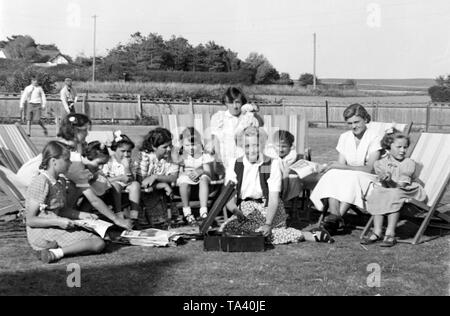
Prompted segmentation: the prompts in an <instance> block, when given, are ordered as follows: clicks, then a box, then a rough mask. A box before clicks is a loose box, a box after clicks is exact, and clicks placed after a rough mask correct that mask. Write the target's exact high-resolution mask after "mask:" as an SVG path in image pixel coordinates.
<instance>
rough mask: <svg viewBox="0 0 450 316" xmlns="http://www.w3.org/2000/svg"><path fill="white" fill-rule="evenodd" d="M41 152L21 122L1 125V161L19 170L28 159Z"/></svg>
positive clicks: (13, 169) (12, 168)
mask: <svg viewBox="0 0 450 316" xmlns="http://www.w3.org/2000/svg"><path fill="white" fill-rule="evenodd" d="M38 154H39V151H38V150H37V148H36V146H35V145H34V144H33V142H32V141H31V140H30V138H29V137H28V135H27V134H26V133H25V130H24V129H23V128H22V126H20V124H10V125H0V162H1V163H2V164H3V165H4V166H5V167H7V168H9V169H10V170H12V171H14V172H17V171H18V170H19V169H20V167H21V166H22V165H23V164H24V163H25V162H27V161H28V160H30V159H32V158H34V157H36V156H37V155H38Z"/></svg>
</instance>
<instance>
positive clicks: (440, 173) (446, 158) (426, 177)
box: [361, 133, 450, 245]
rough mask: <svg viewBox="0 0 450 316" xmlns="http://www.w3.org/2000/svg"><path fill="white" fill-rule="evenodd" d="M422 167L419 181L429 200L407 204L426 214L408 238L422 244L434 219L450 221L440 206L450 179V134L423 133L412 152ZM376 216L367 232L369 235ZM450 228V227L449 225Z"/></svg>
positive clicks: (449, 217) (412, 201) (365, 231)
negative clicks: (422, 239)
mask: <svg viewBox="0 0 450 316" xmlns="http://www.w3.org/2000/svg"><path fill="white" fill-rule="evenodd" d="M411 159H413V160H414V161H415V162H416V163H417V164H418V166H419V168H418V169H419V170H418V178H417V181H419V183H421V184H422V186H423V187H424V189H425V192H426V193H427V198H428V199H427V202H426V203H420V202H417V201H415V200H409V201H407V203H406V205H405V206H406V207H413V208H415V209H416V210H419V211H421V212H422V213H423V215H424V218H423V221H422V224H421V225H420V228H419V230H418V231H417V233H416V235H415V237H414V238H413V239H412V241H406V242H409V243H412V244H414V245H416V244H418V243H420V241H421V238H422V236H423V234H424V232H425V230H426V229H427V227H428V226H429V224H430V221H431V219H432V218H439V219H441V220H444V221H445V222H447V223H450V216H449V215H447V214H445V213H441V212H440V211H439V209H438V207H439V206H440V204H439V203H440V201H441V199H442V197H443V196H444V194H445V192H446V189H447V187H448V184H449V182H450V134H439V133H422V134H421V135H420V138H419V140H418V141H417V144H416V146H415V148H414V151H413V152H412V154H411ZM372 222H373V218H371V220H370V221H369V223H368V224H367V226H366V228H365V229H364V231H363V234H362V235H361V236H362V237H363V236H365V234H366V233H367V231H368V230H369V228H370V226H371V225H372ZM445 228H447V229H450V226H448V225H447V226H445Z"/></svg>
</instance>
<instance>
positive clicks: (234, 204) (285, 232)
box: [220, 127, 332, 244]
mask: <svg viewBox="0 0 450 316" xmlns="http://www.w3.org/2000/svg"><path fill="white" fill-rule="evenodd" d="M237 137H241V141H242V144H243V147H244V152H245V155H244V156H243V157H239V158H238V159H236V161H235V162H233V163H232V164H231V165H230V168H228V169H227V173H226V181H227V182H228V181H232V182H234V183H236V191H237V195H236V197H235V198H233V199H232V200H230V201H229V202H228V204H227V208H228V209H229V210H230V211H232V212H233V214H234V215H233V216H232V217H231V218H230V219H229V220H228V221H226V222H225V223H224V224H223V225H222V226H221V229H220V230H221V231H224V232H228V233H252V232H255V231H257V232H261V233H262V234H263V235H264V236H265V237H269V238H270V240H271V242H272V243H273V244H285V243H290V242H299V241H303V240H310V241H326V242H331V241H332V239H331V237H330V235H329V234H328V233H327V232H326V231H319V230H318V231H315V232H302V231H300V230H297V229H294V228H287V227H286V212H285V210H284V206H283V202H282V201H281V199H280V191H281V180H282V179H281V178H282V174H281V167H280V159H271V158H269V157H267V156H265V155H264V154H263V150H264V148H265V144H266V140H267V135H266V133H265V132H264V130H262V129H259V128H257V127H248V128H246V129H244V131H243V132H242V134H241V135H238V136H237Z"/></svg>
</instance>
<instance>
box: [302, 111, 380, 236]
mask: <svg viewBox="0 0 450 316" xmlns="http://www.w3.org/2000/svg"><path fill="white" fill-rule="evenodd" d="M344 119H345V121H346V122H347V125H348V127H349V128H350V131H348V132H345V133H343V134H341V136H340V137H339V141H338V144H337V147H336V150H337V151H338V153H339V158H338V161H334V162H331V163H329V164H327V165H326V166H325V167H324V168H323V170H322V172H323V173H324V175H323V176H322V177H321V178H320V180H319V182H318V183H317V185H316V187H315V188H314V190H313V192H312V193H311V200H312V202H313V203H314V205H315V207H316V208H317V209H318V210H320V211H323V210H324V204H323V202H322V199H327V200H328V211H329V213H330V214H329V215H328V216H327V217H325V219H324V226H325V228H326V229H329V230H331V231H332V232H333V231H336V230H337V229H342V228H344V222H343V219H342V216H343V215H344V214H345V213H346V212H347V211H348V209H349V208H350V206H351V205H356V206H357V207H359V208H364V203H363V196H364V194H365V193H366V192H367V190H368V187H369V184H370V183H371V182H373V181H375V180H376V176H375V175H374V174H373V164H374V163H375V161H377V160H378V159H379V158H380V149H381V146H380V138H381V137H380V136H379V135H378V133H377V131H375V130H374V129H371V128H369V127H370V124H369V122H370V120H371V118H370V115H369V114H368V113H367V111H366V109H365V108H364V107H363V106H362V105H360V104H352V105H350V106H349V107H347V108H346V109H345V111H344Z"/></svg>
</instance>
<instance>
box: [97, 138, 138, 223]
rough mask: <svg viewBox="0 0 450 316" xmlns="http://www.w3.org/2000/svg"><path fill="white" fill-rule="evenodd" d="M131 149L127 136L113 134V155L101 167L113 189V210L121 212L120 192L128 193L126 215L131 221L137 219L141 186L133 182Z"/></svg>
mask: <svg viewBox="0 0 450 316" xmlns="http://www.w3.org/2000/svg"><path fill="white" fill-rule="evenodd" d="M133 149H134V143H133V142H132V141H131V139H130V138H129V137H128V136H127V135H123V134H121V132H120V131H116V132H114V140H113V141H112V143H111V150H112V151H113V154H112V155H111V158H110V159H109V161H108V162H107V163H106V164H105V165H104V166H103V169H102V171H103V174H104V175H105V176H106V177H107V178H108V180H109V182H110V183H111V185H112V187H113V197H114V206H115V208H116V209H117V210H121V208H122V192H123V191H125V192H128V196H129V200H130V208H131V209H130V213H129V214H127V215H128V217H130V218H131V219H137V218H138V215H139V211H140V205H139V202H140V199H141V185H140V184H139V182H137V181H135V180H134V176H133V173H132V172H131V151H132V150H133ZM126 217H127V216H126Z"/></svg>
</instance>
